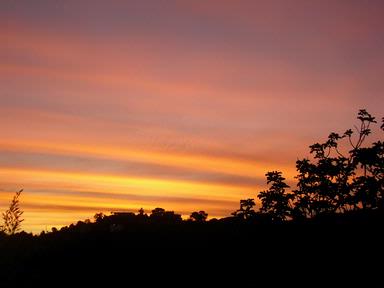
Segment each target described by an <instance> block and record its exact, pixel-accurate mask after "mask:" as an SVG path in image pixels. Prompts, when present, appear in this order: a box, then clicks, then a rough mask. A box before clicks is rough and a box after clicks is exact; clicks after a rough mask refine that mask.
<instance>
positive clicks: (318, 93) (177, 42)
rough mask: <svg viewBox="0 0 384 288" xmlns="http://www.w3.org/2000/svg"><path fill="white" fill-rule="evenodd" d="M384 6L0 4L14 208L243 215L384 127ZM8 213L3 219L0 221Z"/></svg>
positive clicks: (1, 184) (6, 156)
mask: <svg viewBox="0 0 384 288" xmlns="http://www.w3.org/2000/svg"><path fill="white" fill-rule="evenodd" d="M383 15H384V1H381V0H377V1H375V0H369V1H353V0H350V1H347V0H346V1H331V0H329V1H327V0H319V1H311V0H302V1H290V0H281V1H268V0H266V1H256V0H254V1H245V0H244V1H243V0H236V1H235V0H232V1H226V0H217V1H216V0H202V1H198V0H194V1H175V0H167V1H165V0H152V1H145V0H137V1H128V0H127V1H113V0H109V1H99V0H95V1H79V0H76V1H69V0H66V1H64V0H60V1H59V0H57V1H55V0H51V1H39V0H34V1H29V0H28V1H27V0H26V1H17V0H12V1H11V0H2V1H1V2H0V115H1V116H0V117H1V121H0V133H1V134H0V135H1V138H0V209H1V211H4V210H5V209H6V208H7V206H8V204H9V202H10V200H11V198H12V196H13V194H14V192H15V191H17V190H20V189H21V188H23V189H24V192H23V194H22V195H21V208H22V210H24V211H25V212H24V215H23V216H24V218H25V221H24V222H23V227H22V228H23V229H24V230H25V231H28V232H30V231H33V232H39V231H41V230H45V229H48V230H50V229H51V227H52V226H56V227H61V226H63V225H69V224H70V223H72V222H76V221H78V220H84V219H86V218H92V217H93V215H94V214H95V213H96V212H104V213H106V214H109V212H110V211H116V210H127V211H133V212H136V211H137V210H138V209H140V207H143V208H144V209H145V210H146V212H150V210H152V209H154V208H155V207H163V208H165V209H167V210H174V211H175V212H177V213H180V214H182V215H184V216H188V215H189V214H190V213H191V212H192V211H196V210H197V211H198V210H205V211H206V212H208V214H209V215H210V217H223V216H228V215H230V213H231V212H233V211H234V210H236V209H237V208H238V206H239V200H240V199H245V198H256V195H257V193H258V192H259V191H260V190H263V189H265V188H266V181H265V177H264V174H265V173H266V172H267V171H270V170H281V171H283V172H284V174H285V176H286V177H287V178H289V182H290V183H293V182H292V181H291V180H292V178H293V176H294V175H295V161H296V160H297V159H298V158H301V157H304V156H307V155H308V149H307V147H308V145H310V144H312V143H314V142H317V141H322V140H323V139H324V138H325V137H326V136H327V135H328V133H329V132H331V131H336V132H343V131H344V130H346V129H347V128H350V127H351V126H352V125H353V124H354V123H355V115H356V113H357V111H358V109H361V108H366V109H367V110H368V111H369V112H370V113H372V114H373V115H374V116H376V117H382V116H384V115H383V114H384V113H383V112H384V109H383V107H384V78H383V75H384V17H383ZM1 211H0V212H1Z"/></svg>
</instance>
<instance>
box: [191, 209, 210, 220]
mask: <svg viewBox="0 0 384 288" xmlns="http://www.w3.org/2000/svg"><path fill="white" fill-rule="evenodd" d="M207 217H208V213H205V211H199V212H192V214H191V216H189V218H190V219H191V220H192V221H195V222H205V221H206V220H207Z"/></svg>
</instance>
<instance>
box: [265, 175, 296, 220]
mask: <svg viewBox="0 0 384 288" xmlns="http://www.w3.org/2000/svg"><path fill="white" fill-rule="evenodd" d="M281 174H282V173H281V172H278V171H272V172H268V173H267V174H265V175H266V176H267V184H271V187H270V188H269V189H268V190H266V191H262V192H260V193H259V195H258V196H257V197H258V198H259V199H260V200H261V207H260V210H259V211H260V213H261V214H266V215H268V216H269V217H270V219H271V220H272V221H274V222H281V221H286V220H288V218H289V217H291V216H292V200H293V198H294V195H293V194H292V193H287V192H286V190H285V189H286V188H289V186H288V185H287V184H286V183H285V182H284V180H285V178H284V177H282V176H281Z"/></svg>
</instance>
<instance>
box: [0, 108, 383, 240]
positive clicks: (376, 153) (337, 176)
mask: <svg viewBox="0 0 384 288" xmlns="http://www.w3.org/2000/svg"><path fill="white" fill-rule="evenodd" d="M357 119H358V120H359V124H358V125H355V126H354V129H348V130H346V131H345V132H344V133H342V134H338V133H334V132H332V133H330V134H329V136H328V139H327V140H326V141H325V142H323V143H315V144H313V145H311V146H309V148H310V154H311V157H310V158H304V159H301V160H297V161H296V169H297V172H298V174H297V176H296V177H295V178H296V179H297V187H296V189H290V187H289V186H288V185H287V184H286V181H285V180H286V179H285V178H284V177H283V175H282V172H280V171H271V172H268V173H267V174H266V177H267V184H268V185H269V188H268V189H267V190H265V191H261V192H260V193H259V194H258V196H257V197H258V198H259V199H260V201H261V206H260V208H259V209H258V210H255V209H254V207H255V206H256V203H255V200H254V199H243V200H240V207H239V209H238V210H236V211H234V212H233V213H232V216H231V217H227V218H223V219H219V220H218V219H211V220H210V222H223V223H229V222H230V223H240V222H249V223H303V222H322V221H323V222H326V221H328V222H329V223H331V222H332V221H339V222H340V221H341V222H343V221H344V222H351V221H352V222H353V221H356V219H357V220H358V219H363V218H364V217H371V218H372V217H373V218H375V217H376V218H377V217H382V215H383V211H384V142H383V141H376V142H373V143H371V144H368V145H367V144H366V143H365V142H366V139H367V137H368V136H369V135H370V134H371V133H372V130H371V125H374V124H377V121H376V120H375V117H373V116H372V115H371V114H369V113H368V112H367V111H366V110H364V109H362V110H359V112H358V115H357ZM380 129H381V130H383V131H384V118H382V123H381V126H380ZM20 193H21V191H19V192H18V193H16V195H15V197H14V198H13V200H12V202H11V204H10V207H9V209H8V210H7V211H6V212H5V213H3V219H4V225H3V226H1V231H2V232H3V234H14V233H15V232H17V231H19V230H20V224H21V222H22V221H23V219H21V215H22V211H21V210H20V208H19V196H20ZM364 215H365V216H364ZM367 215H368V216H367ZM207 218H208V213H206V212H205V211H195V212H192V213H191V215H190V217H189V219H188V220H185V221H183V220H182V218H181V215H179V214H176V213H175V212H173V211H165V210H164V209H163V208H156V209H154V210H152V211H151V214H149V215H148V214H146V213H145V211H144V210H143V209H140V210H139V212H138V213H137V214H134V213H131V212H116V213H112V215H110V216H106V215H104V214H102V213H97V214H96V215H95V217H94V221H93V222H92V221H90V220H86V221H84V222H83V221H79V222H78V223H77V224H76V225H74V224H72V225H70V226H69V227H63V228H62V229H61V230H63V231H66V230H74V229H77V228H78V227H82V228H81V229H83V228H84V227H91V226H92V227H95V226H100V227H101V226H103V227H104V228H107V229H109V230H110V231H119V230H122V229H124V227H126V225H127V224H130V225H132V224H134V223H135V224H138V223H139V224H143V223H156V224H159V223H160V224H175V223H182V222H198V223H203V222H206V221H207ZM91 224H92V225H91ZM84 229H87V228H84ZM52 231H53V232H57V229H56V228H53V229H52Z"/></svg>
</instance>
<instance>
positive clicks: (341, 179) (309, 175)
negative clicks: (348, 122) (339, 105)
mask: <svg viewBox="0 0 384 288" xmlns="http://www.w3.org/2000/svg"><path fill="white" fill-rule="evenodd" d="M357 119H358V120H359V121H360V127H357V126H355V130H356V133H357V135H356V139H355V140H354V139H353V134H354V133H355V132H354V131H353V130H352V129H348V130H347V131H345V132H344V134H343V135H339V134H337V133H331V134H330V135H329V136H328V140H327V141H326V142H325V143H321V144H320V143H315V144H313V145H311V146H310V149H311V150H310V153H311V154H312V155H314V157H313V158H314V159H313V160H312V161H311V160H309V159H302V160H298V161H297V162H296V168H297V170H298V172H299V175H298V176H297V177H296V178H297V179H298V184H297V187H298V189H297V190H294V191H293V192H294V195H295V200H294V202H295V209H294V210H295V211H294V215H296V216H301V217H306V218H312V217H315V216H317V215H321V214H332V213H337V212H345V211H348V210H356V209H360V208H363V209H367V208H370V209H376V208H379V207H381V208H383V198H384V197H383V196H384V195H383V194H384V193H383V178H384V177H383V175H384V173H383V166H384V165H383V161H384V160H383V158H384V157H383V155H384V144H383V142H381V141H378V142H376V143H373V144H372V146H371V147H362V145H363V143H364V141H365V139H366V137H367V136H368V135H370V134H371V129H370V125H371V124H373V123H376V121H375V117H373V116H371V115H370V114H369V113H368V112H367V111H366V110H364V109H362V110H359V112H358V117H357ZM383 125H384V124H383ZM383 125H382V127H381V129H384V128H383ZM343 139H348V144H349V146H350V148H349V149H350V150H349V151H348V150H347V149H346V148H344V149H343V150H347V152H343V151H342V149H341V148H342V147H344V146H345V144H344V146H343V143H341V140H343Z"/></svg>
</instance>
